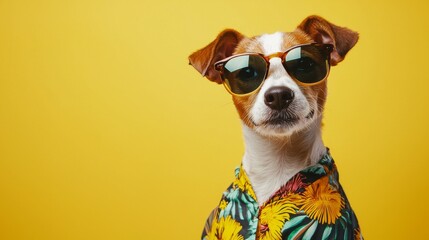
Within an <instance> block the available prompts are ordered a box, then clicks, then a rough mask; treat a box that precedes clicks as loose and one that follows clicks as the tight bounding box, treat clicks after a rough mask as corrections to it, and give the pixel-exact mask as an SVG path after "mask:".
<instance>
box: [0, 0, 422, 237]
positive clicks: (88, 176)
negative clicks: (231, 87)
mask: <svg viewBox="0 0 429 240" xmlns="http://www.w3.org/2000/svg"><path fill="white" fill-rule="evenodd" d="M428 12H429V7H428V5H427V3H426V1H423V0H421V1H414V0H408V1H388V0H385V1H374V0H363V1H344V0H336V1H312V0H308V1H289V0H282V1H249V0H248V1H232V0H217V1H202V0H198V1H196V0H192V1H148V0H143V1H141V0H140V1H128V0H122V1H119V0H118V1H101V0H100V1H96V0H94V1H93V0H76V1H56V0H52V1H31V0H29V1H20V0H10V1H8V0H0V239H2V240H3V239H4V240H9V239H43V240H48V239H198V238H199V237H200V233H201V231H202V227H203V223H204V221H205V219H206V217H207V215H208V214H209V212H210V211H211V209H212V208H213V207H214V206H215V205H216V204H217V203H218V201H219V199H220V197H221V193H222V192H223V191H224V189H225V188H226V187H227V186H228V185H229V183H230V181H231V180H232V177H233V169H234V167H235V166H237V165H238V164H239V163H240V161H241V156H242V152H243V144H242V138H241V129H240V123H239V121H238V117H237V114H236V113H235V109H234V107H233V105H232V103H231V99H230V96H229V95H228V93H227V92H226V91H225V90H224V89H223V87H221V86H217V85H216V84H213V83H210V82H209V81H207V80H205V79H203V78H202V77H201V76H200V75H199V74H198V73H197V72H196V71H195V70H194V69H193V68H192V67H190V66H188V62H187V56H188V55H189V54H190V53H191V52H193V51H194V50H196V49H199V48H201V47H203V46H205V45H206V44H207V43H209V42H210V41H211V40H213V39H214V38H215V36H216V35H217V33H218V32H220V31H221V30H223V29H224V28H226V27H231V28H235V29H237V30H239V31H241V32H242V33H244V34H245V35H248V36H252V35H259V34H261V33H266V32H274V31H291V30H293V29H294V28H295V26H296V25H297V24H298V23H300V22H301V20H303V19H304V18H305V17H306V16H308V15H310V14H319V15H321V16H324V17H325V18H327V19H328V20H330V21H332V22H333V23H336V24H338V25H341V26H347V27H349V28H351V29H354V30H356V31H358V32H359V33H360V36H361V38H360V40H359V42H358V44H357V45H356V47H355V48H354V49H352V50H351V52H350V53H349V55H348V56H347V57H346V59H345V61H344V62H342V63H340V64H339V66H337V67H334V68H333V69H332V72H331V75H330V79H329V97H328V102H327V106H326V114H325V121H324V123H325V127H324V131H323V132H324V140H325V143H326V145H327V146H329V147H330V148H331V150H332V154H333V157H334V159H335V160H336V162H337V165H338V167H339V169H340V174H341V181H342V184H343V186H344V188H345V189H346V192H347V194H348V197H349V200H350V201H351V203H352V206H353V208H354V210H355V211H356V213H357V214H358V217H359V221H360V224H361V227H362V231H363V233H364V236H365V237H366V239H377V240H379V239H427V233H428V232H427V231H428V229H427V222H428V215H429V210H428V207H427V202H428V201H429V197H428V190H429V189H428V180H427V176H428V168H429V164H428V163H427V161H428V160H429V158H428V153H427V151H428V149H429V145H428V135H429V130H428V129H429V127H428V121H427V119H428V117H429V109H428V103H429V97H428V96H429V94H428V89H429V79H428V70H429V66H428V56H429V47H428V43H427V42H428V37H429V34H428V28H429V26H428V25H429V24H428V23H429V18H428V17H427V13H428ZM425 237H426V238H425Z"/></svg>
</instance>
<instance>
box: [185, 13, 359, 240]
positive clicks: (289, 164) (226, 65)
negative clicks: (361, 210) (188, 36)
mask: <svg viewBox="0 0 429 240" xmlns="http://www.w3.org/2000/svg"><path fill="white" fill-rule="evenodd" d="M358 38H359V34H358V33H357V32H355V31H352V30H350V29H348V28H345V27H340V26H337V25H334V24H332V23H330V22H329V21H327V20H325V19H324V18H322V17H320V16H309V17H307V18H306V19H304V20H303V21H302V22H301V24H299V25H298V27H297V28H296V29H295V30H294V31H293V32H276V33H273V34H263V35H260V36H255V37H246V36H244V35H243V34H241V33H240V32H238V31H236V30H233V29H226V30H224V31H222V32H221V33H220V34H219V35H218V36H217V37H216V39H215V40H214V41H212V42H211V43H210V44H208V45H207V46H206V47H204V48H202V49H200V50H198V51H196V52H194V53H192V54H191V55H190V56H189V63H190V65H192V66H193V67H194V68H195V69H196V70H197V71H198V72H200V73H201V74H202V75H203V76H204V77H206V78H207V79H209V80H211V81H213V82H215V83H218V84H223V85H224V86H225V88H226V90H227V91H228V92H229V93H230V94H231V95H232V100H233V103H234V105H235V107H236V109H237V112H238V115H239V117H240V119H241V122H242V128H243V135H244V141H245V152H244V156H243V159H242V163H241V166H240V167H239V168H237V169H236V172H235V173H236V174H235V180H234V182H233V183H232V184H231V185H230V186H229V187H228V189H227V190H226V191H225V192H224V193H223V195H222V198H221V201H220V203H219V206H218V207H216V208H215V210H213V212H212V213H211V214H210V216H209V218H208V220H207V222H206V224H205V227H204V230H203V234H202V239H210V240H211V239H363V237H362V234H361V230H360V227H359V224H358V221H357V218H356V215H355V213H354V211H353V210H352V208H351V206H350V203H349V201H348V200H347V197H346V195H345V193H344V191H343V189H342V187H341V185H340V183H339V181H338V180H339V179H338V171H337V168H336V165H335V163H334V160H333V159H332V157H331V155H330V152H329V149H328V148H327V147H325V145H324V144H323V141H322V138H321V125H322V115H323V109H324V105H325V101H326V97H327V77H328V75H329V71H330V67H331V66H336V65H337V64H338V63H339V62H341V61H342V60H343V59H344V57H345V56H346V54H347V53H348V52H349V50H350V49H351V48H352V47H353V46H354V45H355V44H356V43H357V41H358Z"/></svg>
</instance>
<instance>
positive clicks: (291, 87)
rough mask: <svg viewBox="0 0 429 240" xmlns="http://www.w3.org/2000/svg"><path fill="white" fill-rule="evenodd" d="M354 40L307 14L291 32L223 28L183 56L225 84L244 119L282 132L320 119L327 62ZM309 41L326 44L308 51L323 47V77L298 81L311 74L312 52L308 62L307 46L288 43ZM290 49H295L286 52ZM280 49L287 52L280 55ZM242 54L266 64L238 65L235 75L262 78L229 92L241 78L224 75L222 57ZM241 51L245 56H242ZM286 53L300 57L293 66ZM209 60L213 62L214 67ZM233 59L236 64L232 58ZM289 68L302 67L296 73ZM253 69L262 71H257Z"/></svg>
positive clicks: (253, 125)
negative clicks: (259, 32)
mask: <svg viewBox="0 0 429 240" xmlns="http://www.w3.org/2000/svg"><path fill="white" fill-rule="evenodd" d="M357 40H358V34H357V33H356V32H354V31H351V30H349V29H347V28H343V27H339V26H336V25H334V24H332V23H330V22H328V21H326V20H325V19H323V18H321V17H318V16H310V17H308V18H306V19H305V20H304V21H303V22H302V23H301V24H300V25H299V26H298V27H297V28H296V29H295V31H293V32H287V33H284V32H277V33H274V34H265V35H260V36H256V37H251V38H248V37H245V36H244V35H242V34H241V33H239V32H237V31H235V30H232V29H226V30H224V31H223V32H221V33H220V34H219V35H218V36H217V38H216V39H215V40H214V41H213V42H211V43H210V44H209V45H207V46H206V47H204V48H202V49H200V50H198V51H196V52H195V53H193V54H191V55H190V56H189V61H190V64H191V65H192V66H194V67H195V69H197V70H198V71H199V72H200V73H201V74H202V75H203V76H205V77H207V78H208V79H209V80H211V81H213V82H216V83H219V84H221V83H224V84H226V83H225V81H227V82H228V84H226V85H227V89H228V90H230V92H231V93H233V94H232V95H233V101H234V104H235V106H236V108H237V110H238V113H239V115H240V118H241V119H242V121H243V123H244V124H246V125H247V126H248V127H250V128H252V129H254V130H255V131H256V132H258V133H260V134H262V135H264V136H274V137H282V136H289V135H291V134H292V133H294V132H297V131H300V130H302V129H304V128H306V127H308V126H309V125H310V124H311V123H313V122H314V121H315V120H316V119H320V117H321V115H322V112H323V107H324V104H325V100H326V90H327V89H326V78H327V75H328V73H329V67H330V66H335V65H337V64H338V63H339V62H341V61H342V60H343V59H344V57H345V55H346V54H347V52H348V51H349V50H350V49H351V48H352V47H353V46H354V45H355V44H356V42H357ZM312 43H313V44H314V43H315V45H318V46H319V47H322V48H323V47H326V48H327V49H325V50H320V53H319V52H318V51H316V50H314V51H315V52H317V53H314V54H316V55H317V54H320V55H323V52H324V51H325V54H326V55H327V56H326V58H325V59H326V60H325V61H326V63H327V66H326V72H324V73H326V74H325V75H324V76H323V79H319V81H317V82H316V83H314V84H303V82H302V81H301V82H300V81H299V79H300V78H311V77H312V76H313V75H314V74H315V73H313V72H311V71H313V70H311V69H310V68H311V67H312V66H313V65H314V61H313V62H312V60H311V58H312V56H309V57H310V62H309V61H307V60H308V59H306V58H307V57H308V56H307V57H303V56H302V55H314V54H313V53H311V51H313V50H311V49H312V48H311V47H310V48H311V49H310V50H305V49H304V50H299V49H301V48H300V47H298V50H296V48H294V47H295V46H300V45H305V46H307V44H312ZM304 48H307V47H304ZM290 49H293V50H290ZM293 51H295V52H298V53H292V52H293ZM305 51H307V52H310V53H307V52H305ZM326 51H327V52H326ZM283 52H289V53H287V54H283V55H282V54H281V53H283ZM244 53H252V54H254V55H251V57H252V58H255V60H247V62H250V61H254V62H255V61H256V62H258V61H259V63H258V64H259V65H264V64H266V67H265V68H264V70H261V71H262V72H261V71H259V72H258V71H254V69H249V67H247V68H246V69H244V68H242V69H241V70H242V71H243V70H244V71H245V72H244V73H243V72H241V73H239V74H244V75H245V76H247V77H249V76H250V77H259V78H260V79H262V78H263V79H264V80H263V81H260V82H261V83H260V84H258V86H257V87H256V86H251V87H252V91H250V93H249V94H235V93H236V92H235V93H234V88H235V86H234V84H241V83H235V82H234V81H230V80H229V79H225V74H224V72H222V70H223V69H222V67H224V66H223V65H222V64H223V63H224V61H222V60H223V59H227V60H228V58H231V57H232V56H236V55H239V54H244ZM255 53H256V54H255ZM256 55H259V57H258V56H256ZM291 55H294V56H291ZM244 56H245V57H246V58H247V59H249V57H248V55H244ZM261 57H262V58H261ZM232 58H234V57H232ZM288 58H290V59H296V58H299V59H300V60H301V62H300V63H288V64H289V65H293V66H289V65H287V64H285V62H286V61H287V59H288ZM316 58H317V57H316ZM236 59H237V58H236ZM219 61H220V63H219ZM263 61H265V63H264V62H263ZM316 61H317V60H316ZM318 61H319V62H320V60H318ZM231 62H232V61H231ZM215 63H217V64H216V66H215ZM234 64H235V65H237V63H234ZM234 64H232V65H234ZM238 64H239V65H240V64H241V63H238ZM294 64H295V65H294ZM296 64H298V65H296ZM320 65H322V64H320ZM219 66H220V67H219ZM297 66H298V67H297ZM299 66H302V67H299ZM233 68H237V67H236V66H234V67H233ZM297 69H298V70H297ZM309 69H310V70H309ZM295 70H296V71H304V72H303V73H297V72H296V71H295ZM264 71H265V72H264ZM322 72H323V71H322ZM261 73H263V74H261ZM231 74H232V73H231ZM231 74H230V75H231ZM234 74H235V73H234ZM249 74H250V75H249ZM258 74H259V75H264V76H257V75H258ZM299 74H301V75H299ZM303 74H304V75H303ZM312 74H313V75H312ZM316 75H321V74H320V73H318V74H316ZM297 76H298V77H297ZM302 76H304V77H302ZM234 77H236V75H235V76H234ZM234 77H231V78H234ZM253 88H255V89H253ZM231 89H233V90H232V91H231Z"/></svg>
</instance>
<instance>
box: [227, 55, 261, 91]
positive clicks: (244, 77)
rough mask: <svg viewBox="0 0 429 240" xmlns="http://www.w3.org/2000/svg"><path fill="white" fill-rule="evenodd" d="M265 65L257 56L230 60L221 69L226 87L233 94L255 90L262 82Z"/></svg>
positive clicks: (245, 56) (238, 57) (244, 56)
mask: <svg viewBox="0 0 429 240" xmlns="http://www.w3.org/2000/svg"><path fill="white" fill-rule="evenodd" d="M266 70H267V64H266V62H265V60H264V58H263V57H261V56H259V55H243V56H237V57H234V58H231V59H230V60H229V61H228V62H226V63H225V65H224V67H223V77H224V80H225V83H226V85H227V87H228V88H229V89H230V90H231V92H233V93H235V94H246V93H250V92H253V91H254V90H256V89H257V88H258V87H259V86H260V85H261V83H262V81H264V77H265V73H266Z"/></svg>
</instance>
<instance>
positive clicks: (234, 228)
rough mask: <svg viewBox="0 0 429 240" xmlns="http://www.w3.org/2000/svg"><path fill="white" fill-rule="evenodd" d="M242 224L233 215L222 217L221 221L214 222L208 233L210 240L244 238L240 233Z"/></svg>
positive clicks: (237, 239)
mask: <svg viewBox="0 0 429 240" xmlns="http://www.w3.org/2000/svg"><path fill="white" fill-rule="evenodd" d="M241 228H242V226H241V225H240V223H239V222H236V221H235V220H234V219H232V218H231V216H228V217H226V218H224V217H222V218H220V219H219V221H215V222H213V225H212V229H211V231H210V233H209V235H208V238H207V239H209V240H244V237H243V236H241V235H240V231H241Z"/></svg>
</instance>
